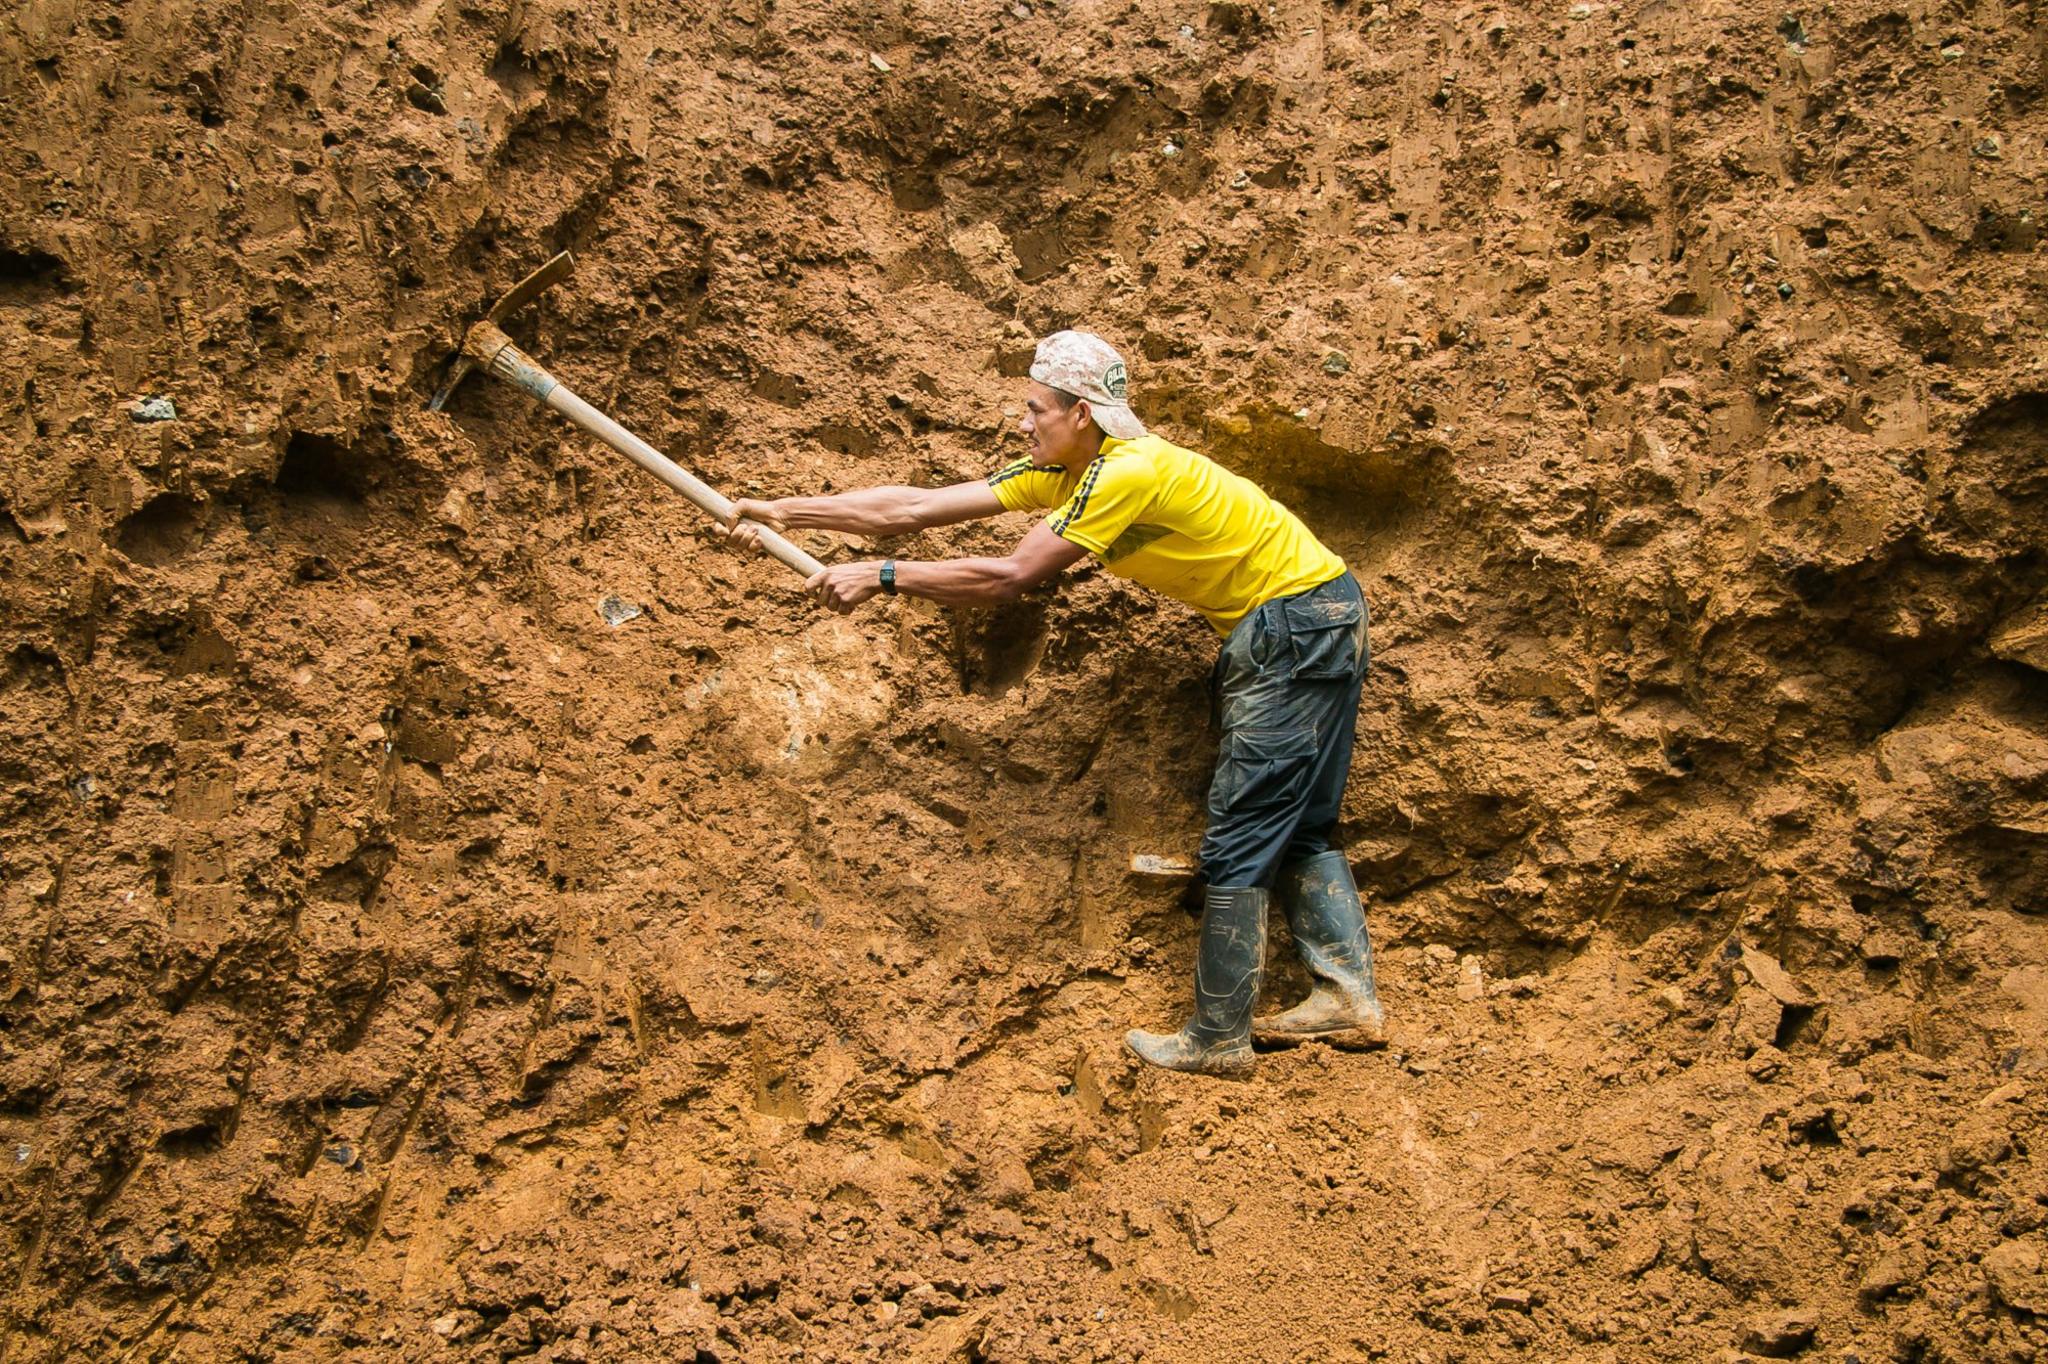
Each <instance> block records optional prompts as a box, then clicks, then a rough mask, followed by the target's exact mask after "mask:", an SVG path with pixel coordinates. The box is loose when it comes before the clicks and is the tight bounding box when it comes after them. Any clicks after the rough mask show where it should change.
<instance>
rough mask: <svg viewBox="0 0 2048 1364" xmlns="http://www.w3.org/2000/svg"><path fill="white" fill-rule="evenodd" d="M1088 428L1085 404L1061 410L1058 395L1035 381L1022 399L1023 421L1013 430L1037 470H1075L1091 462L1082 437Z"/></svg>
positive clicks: (1087, 444)
mask: <svg viewBox="0 0 2048 1364" xmlns="http://www.w3.org/2000/svg"><path fill="white" fill-rule="evenodd" d="M1088 427H1089V416H1088V404H1086V403H1079V402H1077V403H1075V404H1074V405H1073V406H1072V407H1068V408H1062V407H1061V406H1060V400H1059V397H1058V395H1056V394H1055V393H1054V392H1053V391H1052V390H1051V389H1049V388H1047V387H1046V386H1045V385H1044V384H1041V383H1039V382H1038V381H1037V380H1036V379H1033V380H1032V381H1031V389H1030V391H1029V392H1028V393H1026V394H1025V396H1024V420H1023V421H1021V422H1019V423H1018V424H1017V429H1018V430H1019V431H1021V432H1023V433H1024V440H1025V442H1026V443H1027V444H1029V445H1030V447H1031V462H1032V463H1033V464H1036V465H1038V466H1039V467H1040V468H1043V467H1045V466H1046V465H1048V464H1064V465H1066V466H1067V467H1068V468H1077V467H1079V466H1080V465H1082V464H1086V463H1087V462H1088V461H1089V460H1091V459H1094V458H1095V454H1096V452H1095V450H1094V449H1092V448H1091V447H1090V446H1089V442H1088V439H1087V436H1086V434H1085V433H1086V432H1087V430H1088Z"/></svg>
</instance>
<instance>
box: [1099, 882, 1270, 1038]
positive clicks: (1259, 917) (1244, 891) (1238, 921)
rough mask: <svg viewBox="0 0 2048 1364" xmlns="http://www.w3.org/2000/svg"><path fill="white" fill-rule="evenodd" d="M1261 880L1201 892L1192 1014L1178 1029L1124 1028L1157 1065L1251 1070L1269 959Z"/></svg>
mask: <svg viewBox="0 0 2048 1364" xmlns="http://www.w3.org/2000/svg"><path fill="white" fill-rule="evenodd" d="M1270 898H1271V897H1270V895H1269V894H1268V893H1267V892H1266V891H1263V890H1260V889H1258V888H1257V887H1256V886H1210V887H1209V888H1208V891H1207V893H1206V894H1205V895H1204V896H1203V897H1202V903H1203V908H1202V938H1201V943H1200V945H1199V946H1198V947H1197V948H1196V949H1195V1016H1194V1017H1193V1018H1191V1019H1189V1020H1188V1022H1187V1026H1186V1027H1184V1028H1182V1029H1181V1030H1180V1031H1179V1032H1171V1033H1157V1032H1144V1031H1141V1030H1139V1029H1137V1028H1133V1029H1132V1030H1131V1031H1129V1032H1127V1033H1125V1034H1124V1045H1125V1046H1127V1047H1129V1048H1130V1049H1131V1050H1132V1051H1134V1052H1136V1053H1137V1054H1138V1056H1139V1057H1140V1058H1141V1059H1143V1060H1146V1061H1150V1062H1151V1063H1152V1064H1153V1065H1155V1066H1164V1067H1165V1068H1166V1069H1168V1070H1188V1071H1193V1072H1195V1073H1196V1074H1198V1075H1243V1074H1246V1073H1247V1072H1249V1071H1250V1070H1251V1068H1252V1001H1253V1000H1254V999H1255V998H1257V996H1258V993H1259V974H1260V972H1261V971H1263V970H1264V969H1265V965H1266V903H1267V901H1268V900H1269V899H1270Z"/></svg>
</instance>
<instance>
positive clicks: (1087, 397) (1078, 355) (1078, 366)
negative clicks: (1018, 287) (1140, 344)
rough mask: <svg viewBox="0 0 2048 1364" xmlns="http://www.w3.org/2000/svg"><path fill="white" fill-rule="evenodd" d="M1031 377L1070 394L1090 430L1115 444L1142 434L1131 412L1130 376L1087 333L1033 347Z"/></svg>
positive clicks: (1054, 336)
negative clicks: (1091, 421)
mask: <svg viewBox="0 0 2048 1364" xmlns="http://www.w3.org/2000/svg"><path fill="white" fill-rule="evenodd" d="M1031 377H1032V378H1034V379H1036V380H1038V382H1039V383H1041V384H1044V385H1045V386H1046V387H1047V388H1056V389H1058V390H1059V391H1060V392H1062V393H1071V394H1073V395H1074V396H1075V397H1076V398H1079V399H1081V400H1082V401H1084V402H1086V403H1087V404H1088V409H1089V411H1090V412H1092V413H1093V414H1094V416H1095V424H1096V425H1097V426H1099V427H1101V428H1102V429H1103V431H1104V432H1105V433H1106V434H1108V435H1112V436H1115V437H1116V438H1117V439H1118V440H1135V439H1137V438H1138V437H1139V436H1142V435H1144V434H1145V423H1143V422H1141V421H1139V420H1138V414H1137V413H1135V412H1133V411H1131V404H1130V372H1129V371H1128V370H1127V369H1125V368H1124V358H1123V357H1122V356H1121V355H1118V354H1117V353H1116V350H1115V348H1114V347H1112V346H1111V345H1110V344H1109V342H1107V341H1105V340H1103V339H1102V338H1101V337H1099V336H1096V335H1094V334H1093V333H1091V332H1074V331H1066V332H1054V333H1053V334H1052V335H1051V336H1048V337H1046V338H1045V339H1044V340H1043V341H1040V342H1039V343H1038V353H1037V354H1036V355H1035V356H1034V357H1033V358H1032V361H1031Z"/></svg>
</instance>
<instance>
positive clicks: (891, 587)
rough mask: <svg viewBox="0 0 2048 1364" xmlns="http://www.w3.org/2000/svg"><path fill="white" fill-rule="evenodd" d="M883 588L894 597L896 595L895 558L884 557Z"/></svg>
mask: <svg viewBox="0 0 2048 1364" xmlns="http://www.w3.org/2000/svg"><path fill="white" fill-rule="evenodd" d="M882 590H883V591H884V592H887V593H888V594H889V595H890V596H892V597H893V596H895V595H896V561H895V560H894V559H884V560H883V561H882Z"/></svg>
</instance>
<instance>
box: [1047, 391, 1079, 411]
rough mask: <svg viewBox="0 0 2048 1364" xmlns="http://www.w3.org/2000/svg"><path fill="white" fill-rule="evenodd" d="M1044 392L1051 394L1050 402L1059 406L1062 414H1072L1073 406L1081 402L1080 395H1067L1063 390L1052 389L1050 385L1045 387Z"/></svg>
mask: <svg viewBox="0 0 2048 1364" xmlns="http://www.w3.org/2000/svg"><path fill="white" fill-rule="evenodd" d="M1045 391H1046V392H1048V393H1050V394H1052V400H1053V401H1054V402H1056V403H1058V404H1059V405H1060V411H1062V412H1072V411H1073V410H1074V404H1075V403H1078V402H1080V401H1081V395H1080V394H1078V393H1069V392H1067V391H1066V390H1065V389H1064V388H1054V387H1053V386H1052V385H1051V384H1047V385H1046V386H1045Z"/></svg>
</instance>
